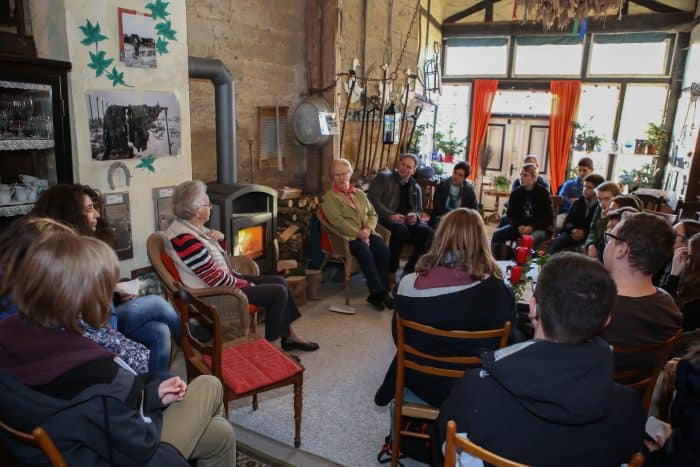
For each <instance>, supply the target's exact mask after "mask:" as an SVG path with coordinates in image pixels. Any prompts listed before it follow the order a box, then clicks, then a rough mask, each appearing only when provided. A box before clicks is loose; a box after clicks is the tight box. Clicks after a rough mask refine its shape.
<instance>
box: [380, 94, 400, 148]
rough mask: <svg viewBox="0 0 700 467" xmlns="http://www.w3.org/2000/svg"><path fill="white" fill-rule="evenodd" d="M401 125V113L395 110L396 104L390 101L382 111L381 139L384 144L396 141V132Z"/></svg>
mask: <svg viewBox="0 0 700 467" xmlns="http://www.w3.org/2000/svg"><path fill="white" fill-rule="evenodd" d="M400 127H401V113H399V112H397V111H396V106H394V103H393V102H392V103H391V104H389V108H387V109H386V111H385V112H384V122H383V127H382V128H383V132H382V135H383V136H382V141H383V143H384V144H396V143H398V142H399V141H398V138H397V137H396V135H397V133H398V132H399V131H400Z"/></svg>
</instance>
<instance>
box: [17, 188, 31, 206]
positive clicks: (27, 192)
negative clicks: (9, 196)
mask: <svg viewBox="0 0 700 467" xmlns="http://www.w3.org/2000/svg"><path fill="white" fill-rule="evenodd" d="M32 192H33V190H32V189H31V188H30V187H26V186H22V185H16V186H15V199H16V200H17V201H19V202H20V203H26V202H27V201H29V197H30V196H31V195H32Z"/></svg>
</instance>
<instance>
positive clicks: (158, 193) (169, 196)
mask: <svg viewBox="0 0 700 467" xmlns="http://www.w3.org/2000/svg"><path fill="white" fill-rule="evenodd" d="M173 191H175V187H174V186H166V187H162V188H154V189H153V207H154V212H155V216H156V230H159V231H165V230H168V227H170V224H171V223H172V221H173V217H174V214H173Z"/></svg>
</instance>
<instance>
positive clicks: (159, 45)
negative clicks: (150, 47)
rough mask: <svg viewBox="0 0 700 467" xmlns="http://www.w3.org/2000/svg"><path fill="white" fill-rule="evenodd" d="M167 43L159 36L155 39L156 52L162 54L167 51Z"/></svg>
mask: <svg viewBox="0 0 700 467" xmlns="http://www.w3.org/2000/svg"><path fill="white" fill-rule="evenodd" d="M168 44H169V42H168V41H166V40H163V39H161V38H160V37H159V38H158V40H157V41H156V51H157V52H158V55H163V54H167V53H168Z"/></svg>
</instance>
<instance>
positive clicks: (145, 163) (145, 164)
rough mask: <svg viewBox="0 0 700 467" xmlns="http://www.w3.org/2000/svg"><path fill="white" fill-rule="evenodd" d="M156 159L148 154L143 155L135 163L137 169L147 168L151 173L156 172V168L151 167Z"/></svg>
mask: <svg viewBox="0 0 700 467" xmlns="http://www.w3.org/2000/svg"><path fill="white" fill-rule="evenodd" d="M155 161H156V159H155V158H154V157H153V156H151V155H148V156H146V157H143V158H142V159H141V160H140V161H139V163H138V164H136V168H137V169H146V170H149V171H150V172H151V173H156V169H155V168H154V167H153V163H154V162H155Z"/></svg>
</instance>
